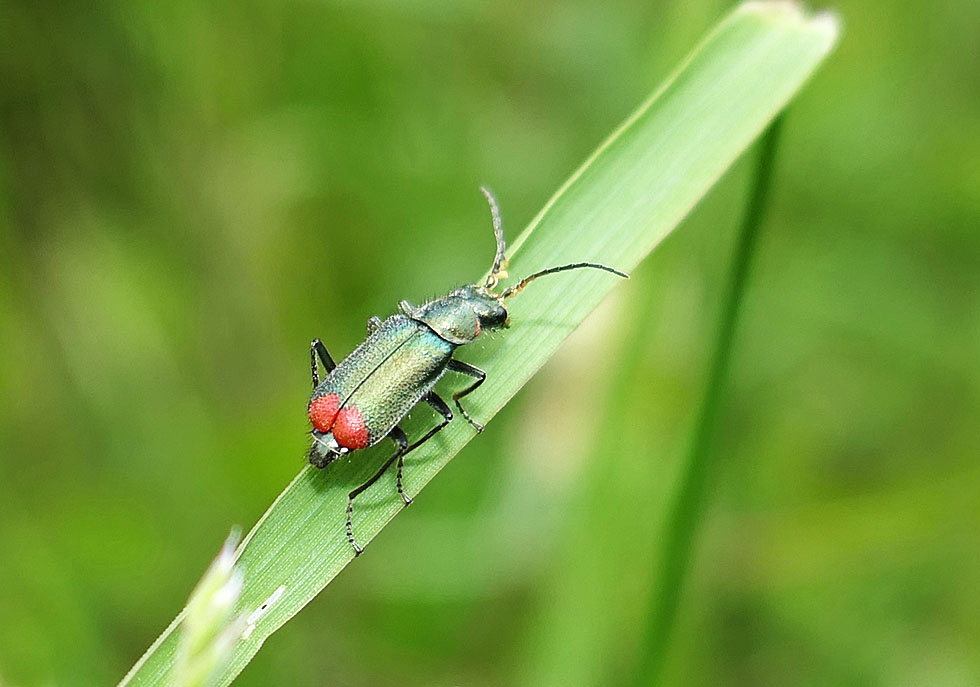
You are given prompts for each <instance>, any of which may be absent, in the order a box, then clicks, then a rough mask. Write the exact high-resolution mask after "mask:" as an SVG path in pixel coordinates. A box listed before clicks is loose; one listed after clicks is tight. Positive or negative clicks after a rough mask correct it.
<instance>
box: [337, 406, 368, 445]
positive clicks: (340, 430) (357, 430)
mask: <svg viewBox="0 0 980 687" xmlns="http://www.w3.org/2000/svg"><path fill="white" fill-rule="evenodd" d="M333 438H334V439H336V440H337V443H338V444H340V445H341V446H343V447H344V448H349V449H351V450H352V451H353V450H354V449H359V448H364V447H366V446H367V445H368V428H367V425H366V424H364V416H363V415H361V411H360V409H359V408H358V407H357V406H348V407H346V408H344V409H343V410H341V411H340V412H339V413H337V419H336V420H334V423H333Z"/></svg>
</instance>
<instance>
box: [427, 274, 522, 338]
mask: <svg viewBox="0 0 980 687" xmlns="http://www.w3.org/2000/svg"><path fill="white" fill-rule="evenodd" d="M415 319H417V320H419V321H420V322H423V323H425V324H426V325H428V326H429V327H430V328H431V329H432V331H434V332H435V333H436V334H438V335H439V336H440V337H442V338H443V339H445V340H446V341H448V342H449V343H452V344H456V345H458V346H461V345H463V344H467V343H469V342H471V341H473V340H474V339H475V338H476V337H478V336H479V335H480V332H482V331H483V330H484V329H497V328H499V327H504V326H506V325H507V310H506V309H505V308H504V306H503V303H502V302H501V301H500V298H499V297H498V296H496V295H494V294H493V293H491V292H490V291H489V290H487V289H486V288H484V287H482V286H463V287H460V288H458V289H456V290H455V291H453V292H452V293H450V294H449V295H448V296H443V297H442V298H438V299H436V300H434V301H429V302H428V303H426V304H424V305H422V306H421V307H419V308H418V310H417V312H416V317H415Z"/></svg>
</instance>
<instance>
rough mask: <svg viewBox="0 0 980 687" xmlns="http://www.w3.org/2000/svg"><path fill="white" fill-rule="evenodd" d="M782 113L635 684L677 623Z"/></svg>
mask: <svg viewBox="0 0 980 687" xmlns="http://www.w3.org/2000/svg"><path fill="white" fill-rule="evenodd" d="M783 118H784V115H780V116H779V117H777V118H776V119H774V120H773V122H772V124H770V125H769V128H768V129H767V130H766V133H765V134H764V136H763V137H762V140H761V141H760V145H759V151H758V158H757V161H756V166H755V173H754V178H753V183H752V189H751V191H750V195H749V198H748V206H747V208H746V211H745V218H744V219H743V221H742V225H741V228H740V229H739V233H738V236H737V237H736V244H735V251H734V255H733V256H732V266H731V271H730V272H729V275H728V284H727V286H726V287H725V295H724V298H723V300H722V309H721V314H720V318H719V323H718V332H717V337H716V340H715V346H714V352H713V353H712V357H711V367H710V371H709V373H708V377H707V385H706V387H705V393H704V399H703V400H702V402H701V407H700V409H699V410H698V414H697V417H696V419H695V422H694V430H693V434H692V436H691V439H690V442H689V449H688V455H687V458H686V459H685V461H684V464H683V465H684V467H683V472H682V474H681V477H680V480H679V482H678V485H677V491H676V492H675V497H674V502H673V503H672V504H671V507H670V511H669V514H668V518H667V525H666V528H665V536H664V538H663V540H662V546H661V551H660V556H658V558H657V560H658V561H659V566H660V570H659V571H657V574H656V575H655V576H654V579H655V580H657V581H658V584H659V587H658V589H656V590H655V591H654V595H653V598H652V601H651V606H650V612H649V614H648V615H647V618H648V622H647V626H646V628H645V631H644V637H643V640H642V642H641V644H640V659H639V663H638V666H637V671H636V680H635V683H634V684H636V685H654V684H658V683H660V681H661V677H662V672H663V668H664V664H665V660H666V657H667V653H668V651H669V649H670V641H671V637H672V635H673V630H674V626H675V625H676V618H677V609H678V607H679V605H680V598H681V593H682V592H683V585H684V580H685V579H687V577H688V574H687V573H688V569H689V568H690V564H691V553H692V550H693V548H694V542H695V538H696V536H697V532H698V525H699V524H700V520H701V513H702V511H703V505H704V503H705V492H706V489H707V486H708V478H709V476H710V472H711V460H712V455H711V450H712V447H713V441H714V437H715V433H716V431H717V425H718V417H719V412H720V410H721V403H722V399H723V395H724V392H725V384H726V381H727V379H728V370H729V368H730V366H731V361H732V351H733V342H734V338H735V328H736V327H737V326H738V319H739V315H740V313H741V309H742V300H743V298H744V296H745V287H746V284H747V282H748V276H749V269H750V268H751V263H752V256H753V254H754V253H755V249H756V245H757V243H758V237H759V230H760V228H761V226H762V220H763V218H764V215H765V210H766V206H767V204H768V201H769V194H770V191H771V189H772V170H773V166H774V161H775V157H776V149H777V147H778V144H779V134H780V130H781V129H782V122H783Z"/></svg>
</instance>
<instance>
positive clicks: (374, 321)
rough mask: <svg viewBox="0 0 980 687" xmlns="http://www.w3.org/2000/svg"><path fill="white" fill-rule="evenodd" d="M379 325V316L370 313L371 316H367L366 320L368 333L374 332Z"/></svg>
mask: <svg viewBox="0 0 980 687" xmlns="http://www.w3.org/2000/svg"><path fill="white" fill-rule="evenodd" d="M380 326H381V318H380V317H378V316H377V315H372V316H371V317H369V318H368V322H367V330H368V334H374V332H376V331H377V329H378V327H380Z"/></svg>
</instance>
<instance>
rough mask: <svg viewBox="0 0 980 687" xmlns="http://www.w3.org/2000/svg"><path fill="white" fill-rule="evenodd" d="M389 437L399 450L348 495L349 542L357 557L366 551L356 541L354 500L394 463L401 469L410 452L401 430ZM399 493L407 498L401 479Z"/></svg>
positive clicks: (398, 429)
mask: <svg viewBox="0 0 980 687" xmlns="http://www.w3.org/2000/svg"><path fill="white" fill-rule="evenodd" d="M388 437H389V438H390V439H391V440H392V441H394V442H395V446H397V447H398V448H397V450H396V451H395V452H394V453H393V454H392V455H391V457H390V458H389V459H388V460H386V461H385V462H384V465H382V466H381V469H380V470H378V471H377V472H376V473H374V475H373V476H372V477H371V479H369V480H368V481H367V482H365V483H364V484H362V485H361V486H359V487H358V488H357V489H355V490H354V491H352V492H351V493H349V494H348V495H347V541H348V542H349V543H350V545H351V547H353V549H354V555H355V556H360V555H361V553H362V552H363V551H364V548H363V547H362V546H360V545H359V544H358V543H357V541H355V540H354V522H353V518H354V499H356V498H357V497H358V496H360V495H361V494H363V493H364V491H365V490H367V489H369V488H370V487H371V485H372V484H374V483H375V482H377V481H378V480H379V479H381V475H383V474H385V471H386V470H387V469H388V468H390V467H391V464H392V463H394V462H395V461H396V460H397V461H398V464H399V468H400V466H401V464H402V461H401V459H402V457H404V455H405V453H406V452H407V451H408V450H409V446H408V438H407V437H406V436H405V432H403V431H402V430H401V429H400V428H398V427H395V428H394V429H393V430H391V432H390V433H389V434H388ZM400 472H401V471H400V469H399V473H400ZM398 493H400V494H402V498H403V499H404V498H405V495H404V493H403V492H402V489H401V480H400V479H399V484H398ZM410 501H411V500H409V502H410Z"/></svg>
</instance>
